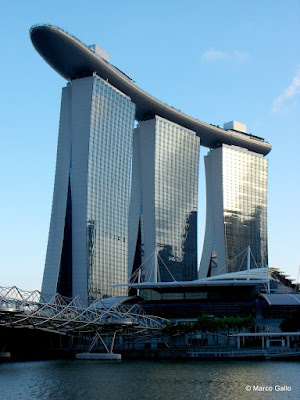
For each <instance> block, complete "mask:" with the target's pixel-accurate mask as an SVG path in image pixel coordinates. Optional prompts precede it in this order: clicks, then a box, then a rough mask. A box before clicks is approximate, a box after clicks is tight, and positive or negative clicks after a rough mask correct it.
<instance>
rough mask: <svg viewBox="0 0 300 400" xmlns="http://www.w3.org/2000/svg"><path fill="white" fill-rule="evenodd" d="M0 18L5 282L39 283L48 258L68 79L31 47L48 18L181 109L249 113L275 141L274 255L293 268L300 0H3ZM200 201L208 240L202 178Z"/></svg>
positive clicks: (214, 115)
mask: <svg viewBox="0 0 300 400" xmlns="http://www.w3.org/2000/svg"><path fill="white" fill-rule="evenodd" d="M0 20H1V24H0V33H1V35H0V38H1V39H0V40H1V53H2V54H1V63H0V80H1V82H0V83H1V85H0V87H1V96H0V110H1V118H0V133H1V157H0V176H1V196H0V213H1V216H0V221H1V227H0V268H1V274H0V286H12V285H17V286H19V287H21V288H23V289H35V288H40V285H41V280H42V274H43V268H44V260H45V253H46V246H47V238H48V229H49V221H50V212H51V201H52V191H53V183H54V172H55V157H56V144H57V134H58V121H59V108H60V95H61V88H62V87H63V86H64V85H65V81H64V80H63V79H62V78H61V77H60V76H59V75H58V74H57V73H56V72H55V71H53V70H52V69H51V68H50V67H49V66H48V65H47V64H46V63H45V62H44V60H43V59H42V58H41V57H40V56H39V55H38V54H37V53H36V52H35V50H34V48H33V46H32V45H31V42H30V39H29V33H28V31H29V28H30V27H31V26H32V25H34V24H40V23H51V24H53V25H57V26H59V27H61V28H63V29H65V30H67V31H68V32H70V33H72V34H73V35H74V36H76V37H78V38H79V39H80V40H81V41H83V42H84V43H86V44H93V43H97V44H98V45H99V46H100V47H102V48H103V49H104V50H106V51H107V52H108V53H110V57H111V62H112V63H113V64H114V65H117V66H118V67H119V68H120V69H122V70H123V71H124V72H126V73H127V74H128V75H129V76H130V77H132V78H133V79H134V80H135V81H136V83H137V84H138V85H139V86H140V87H141V88H143V89H144V90H146V91H147V92H149V93H150V94H152V95H154V96H155V97H158V98H159V99H161V100H162V101H165V102H166V103H168V104H170V105H172V106H174V107H176V108H178V109H180V110H181V111H183V112H186V113H187V114H189V115H192V116H194V117H196V118H198V119H200V120H202V121H205V122H209V123H212V124H215V125H220V126H222V124H223V123H224V122H228V121H231V120H237V121H240V122H244V123H246V124H247V129H248V132H251V133H253V134H255V135H258V136H262V137H264V138H265V139H266V140H267V141H268V142H270V143H271V144H272V146H273V149H272V151H271V153H270V154H269V155H268V156H267V158H268V159H269V183H268V191H269V192H268V236H269V264H270V266H273V267H279V268H281V269H282V270H284V271H286V272H287V273H288V274H290V275H291V276H292V277H293V278H297V275H298V268H299V265H300V207H299V203H300V157H299V149H300V139H299V137H300V135H299V126H300V112H299V110H300V42H299V37H300V1H299V0H297V1H296V0H288V1H286V0H285V1H284V0H277V1H274V0H260V1H257V0H252V1H237V0H236V1H234V0H227V1H221V0H220V1H217V0H211V1H209V2H208V1H200V0H198V1H196V0H195V1H192V0H186V1H184V2H183V1H176V0H173V1H169V0H165V1H164V0H160V1H156V0H152V1H151V2H149V1H143V0H139V1H135V0H132V1H129V0H128V1H113V0H111V1H110V3H109V4H108V2H107V1H97V0H95V1H93V2H89V1H79V0H77V1H76V0H72V1H69V0H61V1H57V0H52V1H49V2H46V1H43V2H41V1H34V0H28V1H26V2H25V1H21V0H20V1H11V2H2V4H1V16H0ZM204 152H205V149H203V148H202V153H203V154H204ZM201 165H202V171H201V179H202V180H201V182H203V169H204V165H203V160H202V164H201ZM201 185H202V184H201ZM199 205H200V210H199V219H200V220H199V231H200V234H199V247H200V249H201V247H202V236H203V227H204V223H205V193H204V182H203V187H201V188H200V200H199ZM200 255H201V251H200Z"/></svg>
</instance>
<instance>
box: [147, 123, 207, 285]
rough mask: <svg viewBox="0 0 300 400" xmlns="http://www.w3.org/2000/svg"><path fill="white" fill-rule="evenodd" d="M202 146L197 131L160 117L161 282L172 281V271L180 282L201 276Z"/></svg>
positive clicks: (157, 209)
mask: <svg viewBox="0 0 300 400" xmlns="http://www.w3.org/2000/svg"><path fill="white" fill-rule="evenodd" d="M199 149H200V138H199V137H197V136H196V134H195V133H194V132H192V131H189V130H187V129H185V128H183V127H181V126H179V125H177V124H174V123H172V122H170V121H167V120H165V119H162V118H160V117H156V126H155V162H154V175H155V178H154V208H155V240H156V250H157V254H158V260H157V261H158V266H159V269H158V270H159V276H158V279H159V280H161V281H172V280H173V279H172V276H171V274H172V275H173V277H174V278H175V279H176V280H178V281H180V280H193V279H196V278H197V199H198V168H199ZM166 267H167V268H166ZM168 270H169V271H168Z"/></svg>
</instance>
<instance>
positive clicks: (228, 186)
mask: <svg viewBox="0 0 300 400" xmlns="http://www.w3.org/2000/svg"><path fill="white" fill-rule="evenodd" d="M222 155H223V157H222V171H223V173H222V185H223V208H224V227H225V247H226V265H227V272H233V271H239V270H244V269H246V265H247V257H245V252H244V253H243V251H244V250H245V249H246V248H247V246H250V248H251V252H252V255H253V258H254V259H255V261H256V264H257V267H266V265H267V264H268V252H267V174H268V161H267V160H266V159H265V158H263V157H262V156H260V155H258V154H255V153H252V152H249V151H246V150H242V149H237V148H234V147H232V146H226V145H223V146H222ZM240 253H242V254H241V255H239V254H240ZM255 267H256V266H255V262H254V260H253V259H252V257H251V268H255Z"/></svg>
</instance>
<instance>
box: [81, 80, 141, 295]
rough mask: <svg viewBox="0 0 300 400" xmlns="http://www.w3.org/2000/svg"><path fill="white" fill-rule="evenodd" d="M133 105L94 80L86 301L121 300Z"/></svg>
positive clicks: (101, 81) (90, 143) (102, 81)
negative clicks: (105, 297)
mask: <svg viewBox="0 0 300 400" xmlns="http://www.w3.org/2000/svg"><path fill="white" fill-rule="evenodd" d="M134 115H135V105H134V104H133V103H132V102H131V101H130V98H128V97H127V96H125V95H124V94H122V93H121V92H119V91H118V90H116V89H115V88H113V87H112V86H111V85H109V84H108V83H107V82H105V81H104V80H103V79H101V78H99V77H97V76H95V78H94V83H93V93H92V102H91V120H90V136H89V156H88V187H87V216H86V229H87V257H88V296H89V300H90V301H91V300H93V299H96V298H102V297H103V296H112V295H113V296H122V295H126V294H127V288H118V287H117V288H112V287H111V285H112V284H115V283H127V274H128V265H127V264H128V261H127V251H128V212H129V200H130V176H131V160H132V135H133V124H134Z"/></svg>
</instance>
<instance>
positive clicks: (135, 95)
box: [30, 25, 271, 302]
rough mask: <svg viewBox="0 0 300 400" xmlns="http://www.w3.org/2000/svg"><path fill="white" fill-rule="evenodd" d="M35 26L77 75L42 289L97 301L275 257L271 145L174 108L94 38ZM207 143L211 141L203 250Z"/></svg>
mask: <svg viewBox="0 0 300 400" xmlns="http://www.w3.org/2000/svg"><path fill="white" fill-rule="evenodd" d="M30 36H31V40H32V43H33V45H34V47H35V49H36V50H37V52H38V53H39V54H40V55H41V56H42V57H43V58H44V60H45V61H46V62H47V63H48V64H49V65H50V66H51V67H52V68H53V69H54V70H55V71H56V72H58V73H59V74H60V75H61V76H62V77H63V78H65V79H66V80H67V85H66V87H64V88H63V89H62V100H61V112H60V123H59V136H58V146H57V159H56V173H55V184H54V193H53V204H52V213H51V223H50V230H49V239H48V248H47V255H46V264H45V271H44V277H43V284H42V294H43V295H44V296H52V295H54V293H56V292H59V293H61V294H62V295H65V296H70V297H75V296H77V295H79V296H81V297H82V299H83V300H85V301H87V302H91V301H93V300H95V299H101V298H103V297H111V296H127V294H128V286H126V284H128V282H130V281H131V282H133V281H134V282H142V281H143V282H148V283H151V282H152V283H153V282H154V283H156V282H162V283H163V284H165V285H167V284H168V282H172V281H173V282H174V281H175V282H179V283H181V284H182V285H183V284H184V283H186V284H187V283H188V282H197V281H201V280H203V279H209V278H211V277H217V276H221V275H224V274H228V276H231V275H232V274H234V273H237V272H239V271H243V270H244V271H245V270H246V269H247V261H248V268H251V269H252V268H254V263H255V267H258V268H265V267H266V266H267V265H268V251H267V167H268V163H267V160H266V159H265V158H264V156H265V155H267V154H268V153H269V151H270V150H271V146H270V144H269V143H267V142H266V141H265V140H264V139H262V138H260V137H257V136H254V135H251V134H247V133H246V126H245V125H244V124H241V123H238V122H235V121H232V122H230V123H227V124H224V129H221V128H219V127H216V126H213V125H210V124H207V123H204V122H202V121H199V120H197V119H195V118H193V117H190V116H188V115H186V114H184V113H182V112H180V111H179V110H177V109H175V108H173V107H170V106H168V105H167V104H165V103H163V102H161V101H159V100H158V99H156V98H154V97H152V96H151V95H149V94H148V93H146V92H144V91H143V90H142V89H140V88H139V87H138V86H137V85H136V83H135V82H134V81H133V80H132V79H131V78H129V77H128V76H127V75H126V74H125V73H123V72H122V71H120V70H119V69H118V68H117V67H115V66H113V65H112V64H111V63H110V62H109V55H108V54H107V53H106V52H105V51H103V50H102V49H101V48H99V47H98V46H97V45H93V46H86V45H84V44H83V43H82V42H80V41H79V40H78V39H76V38H75V37H73V36H71V35H69V34H68V33H66V32H65V31H63V30H62V29H59V28H57V27H55V26H52V25H41V26H34V27H32V28H31V30H30ZM201 146H204V147H206V148H209V149H210V150H209V153H208V154H207V155H206V156H205V172H206V214H207V215H206V231H205V238H204V245H203V251H202V257H201V260H200V257H198V255H197V204H198V171H199V154H200V147H201ZM204 202H205V200H204V199H203V201H202V200H201V204H202V203H203V206H204ZM247 248H248V249H249V248H250V249H251V252H252V258H251V260H250V257H248V256H247V257H245V252H244V250H245V249H247ZM249 260H250V267H249ZM252 264H253V265H252ZM141 266H142V267H141ZM135 272H136V274H135ZM230 274H231V275H230ZM133 275H135V276H136V278H132V276H133ZM134 279H135V280H134ZM113 285H117V286H113Z"/></svg>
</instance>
